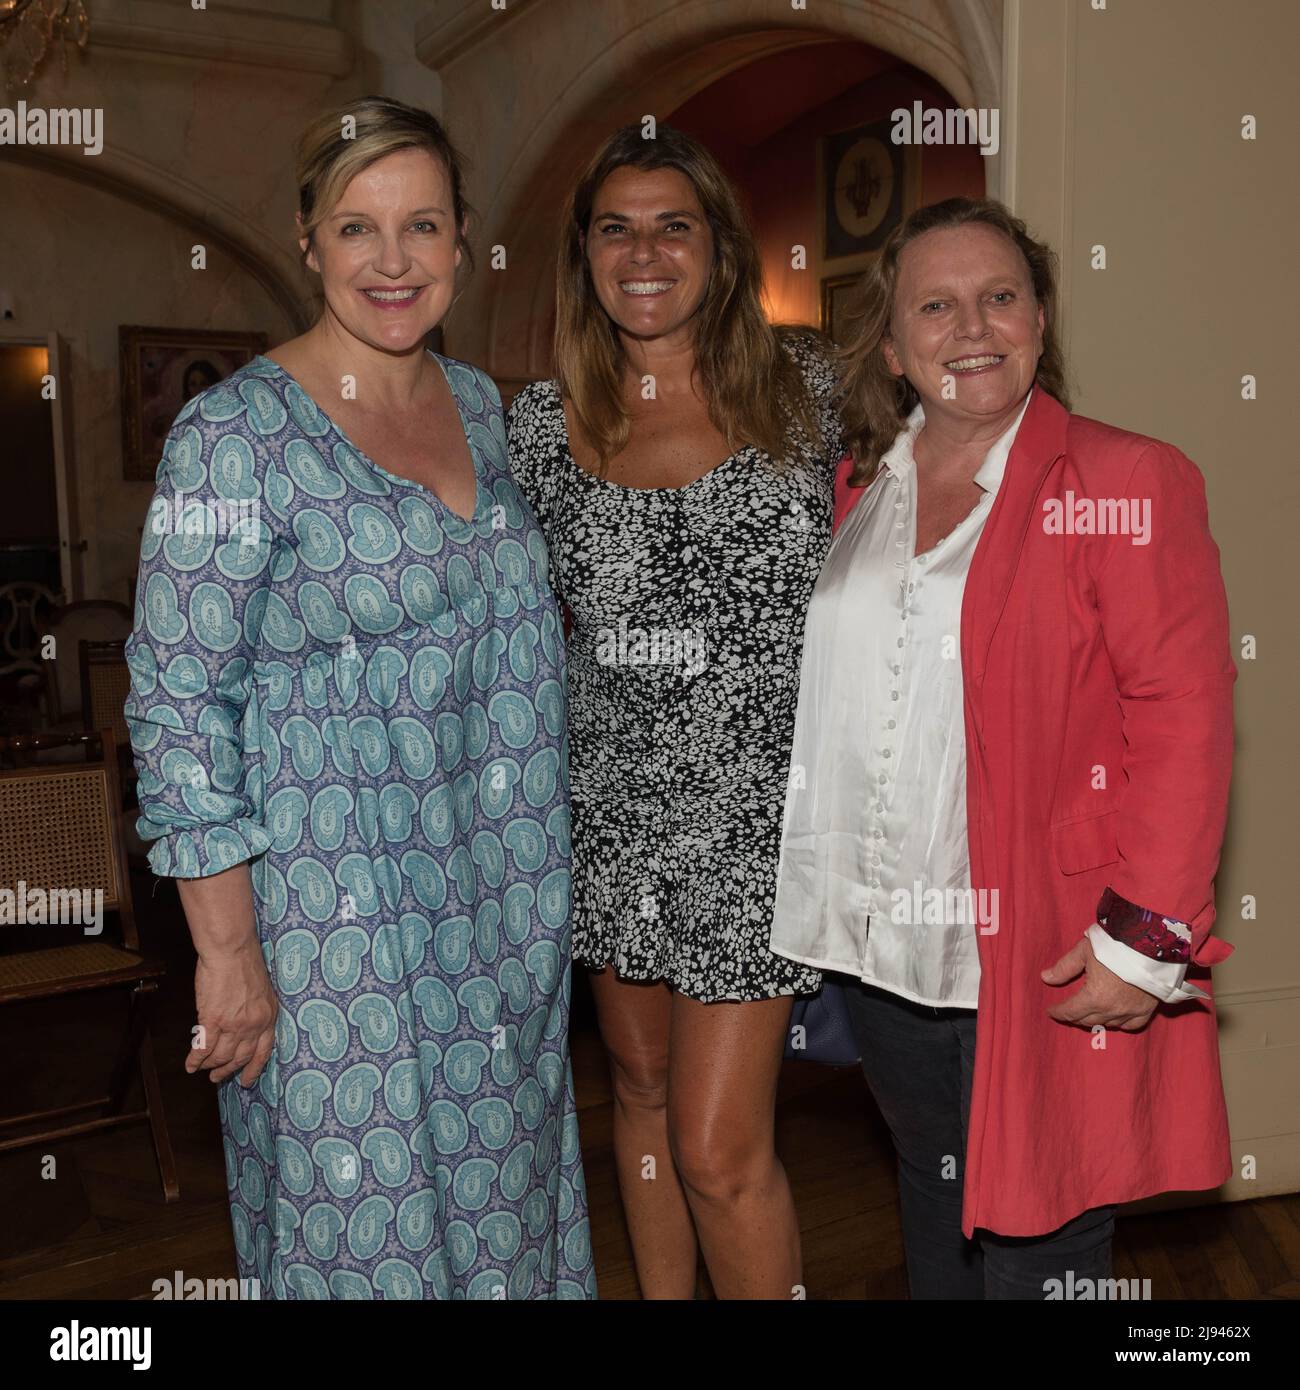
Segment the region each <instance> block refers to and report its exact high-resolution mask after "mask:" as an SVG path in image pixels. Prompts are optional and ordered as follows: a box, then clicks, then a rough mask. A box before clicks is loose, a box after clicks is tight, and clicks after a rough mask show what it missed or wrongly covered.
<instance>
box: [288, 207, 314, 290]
mask: <svg viewBox="0 0 1300 1390" xmlns="http://www.w3.org/2000/svg"><path fill="white" fill-rule="evenodd" d="M293 220H294V222H295V223H296V224H297V227H298V250H299V251H301V252H302V253H303V254H304V255H305V256H306V257H307V265H308V267H309V268H310V269H312V270H314V271H315V272H316V273H317V275H319V274H320V266H319V264H317V261H316V252H315V250H314V249H313V248H312V244H311V238H310V237H306V236H303V233H302V213H300V212H295V213H294V215H293Z"/></svg>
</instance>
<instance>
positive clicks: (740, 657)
mask: <svg viewBox="0 0 1300 1390" xmlns="http://www.w3.org/2000/svg"><path fill="white" fill-rule="evenodd" d="M781 341H782V343H783V346H784V347H785V350H786V351H787V352H789V353H790V354H791V356H792V357H793V358H794V360H795V362H796V363H797V365H798V367H799V369H800V371H801V372H802V374H803V377H804V380H805V381H806V382H807V384H808V387H809V392H810V395H811V397H812V400H813V402H814V405H815V407H816V416H817V423H818V425H819V428H820V433H821V440H820V441H804V442H803V443H801V444H799V445H798V446H797V447H796V448H795V449H794V450H793V454H792V458H791V459H790V461H789V462H788V464H787V466H786V468H785V470H784V471H781V470H780V469H778V468H777V467H775V466H774V465H773V462H772V460H771V459H770V458H768V457H767V456H766V455H765V454H763V453H762V452H760V451H759V450H758V449H757V448H756V447H755V446H752V445H750V446H746V447H743V448H741V449H739V450H738V451H737V452H736V453H734V454H732V455H731V456H730V457H729V458H727V459H726V460H724V461H723V462H722V463H720V464H719V465H718V466H717V467H716V468H714V469H713V470H712V471H711V472H709V473H706V474H705V475H704V476H703V477H701V478H698V479H697V480H695V481H694V482H692V483H689V484H688V485H687V486H685V487H681V488H630V487H625V486H623V485H621V484H619V483H614V482H609V481H605V480H602V479H600V478H599V477H597V476H595V475H594V474H591V473H589V472H587V471H586V470H584V469H583V468H581V467H580V466H579V465H578V464H577V463H576V462H575V460H574V458H573V455H572V453H571V451H570V449H569V441H568V432H567V428H566V423H565V418H564V409H563V403H562V400H561V396H560V391H559V386H558V384H557V383H556V382H555V381H539V382H534V383H532V384H531V385H529V386H527V387H525V388H524V390H522V391H521V392H520V393H519V395H518V396H517V397H516V398H515V400H514V402H513V404H512V406H511V408H510V411H509V412H508V426H507V429H508V436H509V441H510V464H511V468H512V470H513V472H514V476H515V479H516V481H517V482H518V484H519V487H520V490H521V491H522V492H523V494H524V496H525V497H526V498H527V499H528V501H529V503H530V504H531V505H532V508H533V510H534V512H535V514H536V516H537V520H538V523H539V524H540V526H541V528H542V531H543V533H544V534H545V536H546V540H547V545H548V547H549V549H550V553H551V567H552V575H553V582H554V583H555V587H556V591H557V593H558V594H559V595H560V598H561V599H562V600H563V602H564V603H565V605H566V606H567V608H568V609H569V613H570V617H571V621H572V631H571V634H570V638H569V681H570V686H569V690H570V698H569V720H570V735H571V738H570V757H571V783H572V795H573V817H574V825H573V872H574V903H573V951H574V958H575V959H576V960H579V961H581V962H583V963H584V964H587V965H590V966H593V967H596V968H600V967H603V966H606V965H612V966H613V967H614V969H615V971H616V972H617V973H618V975H620V976H622V977H623V978H625V979H629V980H664V981H666V982H667V983H668V984H669V985H670V986H671V987H672V988H673V989H675V990H677V991H679V992H680V993H682V994H684V995H686V996H688V997H690V998H692V999H698V1000H700V1001H702V1002H706V1003H711V1002H714V1001H718V1000H751V999H767V998H774V997H776V996H778V995H788V994H807V993H812V992H813V991H815V990H816V989H817V988H818V987H819V985H820V983H821V975H820V973H819V972H818V971H816V970H812V969H809V968H808V967H806V966H803V965H800V964H798V963H797V962H795V961H791V960H787V959H786V958H785V957H783V956H778V955H776V954H774V953H773V952H772V951H771V950H770V949H769V946H768V936H769V933H770V931H771V926H772V910H773V900H774V895H775V887H776V869H777V861H778V857H779V853H780V830H781V814H782V808H783V806H784V802H785V788H786V783H787V779H788V777H789V773H790V744H791V740H792V736H793V730H794V718H795V710H796V708H797V705H798V695H799V662H800V654H801V650H802V643H803V627H804V618H805V615H806V613H807V609H808V602H809V598H810V596H811V594H812V589H813V585H814V583H815V582H816V579H817V575H818V572H819V571H820V569H821V566H822V561H823V560H824V558H825V556H826V551H827V549H828V547H829V545H830V538H831V514H832V499H833V492H834V475H835V468H836V465H837V463H838V461H839V457H840V452H841V450H840V444H839V440H840V428H841V427H840V424H839V420H838V417H837V414H836V412H835V410H834V408H833V406H832V404H831V401H830V397H831V393H832V391H833V389H834V376H833V373H832V371H831V368H830V366H829V364H828V362H827V360H826V358H825V356H824V354H823V352H822V350H821V348H820V347H819V346H818V345H817V343H816V340H815V339H813V338H812V337H811V336H805V335H795V334H784V335H783V336H782V339H781ZM792 438H795V436H792Z"/></svg>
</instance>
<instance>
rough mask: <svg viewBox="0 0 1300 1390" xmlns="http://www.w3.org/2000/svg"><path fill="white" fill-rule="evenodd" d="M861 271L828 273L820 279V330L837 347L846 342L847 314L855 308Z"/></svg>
mask: <svg viewBox="0 0 1300 1390" xmlns="http://www.w3.org/2000/svg"><path fill="white" fill-rule="evenodd" d="M861 279H862V276H861V272H855V273H854V274H852V275H828V276H827V277H826V278H825V279H824V280H823V281H822V315H821V329H822V332H823V333H825V334H826V336H827V337H828V338H830V340H831V342H833V343H835V344H836V345H837V346H838V347H845V346H846V345H847V343H848V327H849V314H850V313H851V312H852V311H854V310H855V309H856V308H857V289H858V285H859V283H860V281H861Z"/></svg>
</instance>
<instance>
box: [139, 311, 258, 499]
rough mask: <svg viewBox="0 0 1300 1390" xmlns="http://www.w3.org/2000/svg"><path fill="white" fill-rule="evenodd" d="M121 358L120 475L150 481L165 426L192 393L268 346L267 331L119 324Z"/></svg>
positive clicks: (226, 375) (158, 454)
mask: <svg viewBox="0 0 1300 1390" xmlns="http://www.w3.org/2000/svg"><path fill="white" fill-rule="evenodd" d="M117 340H118V354H119V359H120V363H121V392H122V467H123V476H124V477H125V478H127V479H129V480H133V481H136V482H145V483H151V482H153V480H154V474H155V473H156V472H157V471H158V460H159V459H161V458H162V449H163V443H164V441H165V440H166V438H167V431H168V430H170V429H171V427H172V422H173V421H174V420H175V419H176V416H177V415H178V414H179V413H180V409H181V407H182V406H183V405H184V404H185V402H186V401H188V400H189V399H190V398H191V397H193V396H197V395H198V394H199V392H200V391H205V390H206V389H207V388H208V387H209V386H215V385H216V384H217V382H219V381H221V380H223V379H224V378H225V377H228V376H229V375H230V374H231V372H233V371H236V370H237V369H238V368H240V367H242V366H243V365H244V364H245V363H246V362H249V361H250V360H251V359H252V358H253V357H255V356H256V355H257V354H258V353H259V352H265V351H266V346H267V340H266V334H265V333H214V332H210V331H207V330H204V329H198V328H140V327H137V326H136V325H133V324H130V325H123V326H121V327H119V328H118V330H117Z"/></svg>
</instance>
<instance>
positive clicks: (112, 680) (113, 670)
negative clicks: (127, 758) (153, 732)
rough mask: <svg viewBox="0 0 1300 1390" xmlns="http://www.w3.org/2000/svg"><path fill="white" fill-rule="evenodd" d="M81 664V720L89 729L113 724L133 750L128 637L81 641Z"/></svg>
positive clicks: (115, 733)
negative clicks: (129, 722) (126, 711)
mask: <svg viewBox="0 0 1300 1390" xmlns="http://www.w3.org/2000/svg"><path fill="white" fill-rule="evenodd" d="M77 659H78V663H79V665H80V668H81V722H82V726H83V727H84V728H86V729H104V728H109V729H112V731H113V737H114V739H115V740H116V741H117V745H118V747H119V748H121V749H124V750H126V751H127V752H129V751H130V744H131V734H130V731H129V730H128V729H127V727H126V715H125V714H124V713H123V710H124V708H125V705H126V698H127V696H128V695H130V693H131V670H130V668H129V667H128V666H127V664H126V641H125V639H122V640H119V641H114V642H92V641H87V640H86V638H84V637H83V638H82V639H81V641H80V642H78V643H77Z"/></svg>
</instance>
